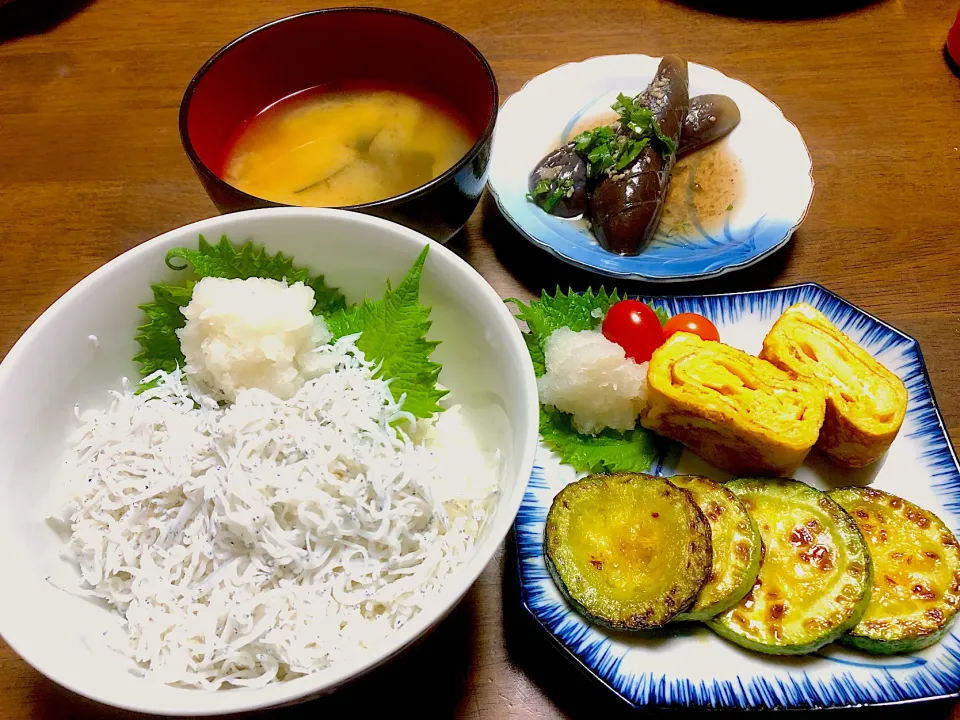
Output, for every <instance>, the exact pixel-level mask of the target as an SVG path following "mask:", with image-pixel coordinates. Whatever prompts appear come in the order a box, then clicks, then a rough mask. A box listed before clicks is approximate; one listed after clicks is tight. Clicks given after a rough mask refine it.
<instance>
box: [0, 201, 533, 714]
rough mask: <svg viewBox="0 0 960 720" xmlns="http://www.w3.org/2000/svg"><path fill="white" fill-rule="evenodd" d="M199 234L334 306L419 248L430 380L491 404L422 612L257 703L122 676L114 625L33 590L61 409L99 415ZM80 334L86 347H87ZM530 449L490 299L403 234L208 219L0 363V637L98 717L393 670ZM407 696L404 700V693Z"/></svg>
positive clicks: (499, 315)
mask: <svg viewBox="0 0 960 720" xmlns="http://www.w3.org/2000/svg"><path fill="white" fill-rule="evenodd" d="M200 233H203V234H204V235H205V236H206V237H207V239H210V240H216V239H218V238H219V237H220V235H222V234H226V235H228V236H229V237H230V238H231V239H232V240H234V241H235V242H240V241H246V240H247V239H253V240H254V241H255V242H257V243H262V244H264V245H266V247H267V248H268V249H269V250H270V251H271V252H277V251H281V250H282V251H283V253H284V254H286V255H292V256H293V257H294V258H295V260H296V262H297V263H298V264H300V265H305V266H308V267H310V268H311V269H312V270H313V271H315V272H322V273H323V274H324V275H325V276H326V279H327V281H328V282H329V283H330V284H333V285H336V286H337V287H339V288H341V290H343V291H344V292H345V294H346V295H347V299H348V301H351V302H354V301H358V300H362V299H363V297H364V296H369V297H371V298H379V297H381V296H382V293H383V289H384V283H385V280H386V279H387V278H388V277H389V278H391V279H392V280H393V281H394V283H396V282H397V281H398V280H399V279H400V278H401V277H403V275H404V274H405V273H406V271H407V270H409V268H410V266H411V265H412V264H413V261H414V259H415V258H416V256H417V254H418V253H419V252H420V251H421V249H422V248H423V246H424V245H426V244H430V254H429V256H428V258H427V263H426V266H425V269H424V273H423V278H422V290H421V298H422V301H423V302H424V303H425V304H427V305H430V306H432V308H433V312H432V315H431V317H432V320H433V327H432V328H431V331H430V336H431V337H432V338H433V339H436V340H440V341H441V344H440V346H439V347H438V348H437V350H436V352H435V353H434V358H435V359H436V360H437V361H438V362H440V363H442V364H443V372H442V374H441V376H440V381H441V382H442V383H443V384H444V385H446V386H447V387H449V388H450V389H451V396H452V398H453V399H455V400H456V401H458V402H461V403H463V404H464V406H465V407H466V408H469V407H471V405H479V404H486V403H490V402H493V403H495V404H497V405H499V406H500V407H501V408H502V409H503V411H504V412H505V414H506V416H507V418H508V420H509V423H507V424H508V427H503V428H487V429H488V430H495V431H496V432H498V433H500V435H499V436H498V437H497V441H498V442H499V443H500V447H501V449H502V451H503V455H504V458H505V462H504V471H503V477H502V481H501V486H502V494H501V497H500V499H499V502H498V505H497V508H496V512H495V514H494V516H493V518H492V520H491V522H490V523H489V524H488V526H487V527H486V529H485V531H484V534H483V535H482V537H481V538H480V540H479V541H478V543H477V547H476V551H475V554H474V556H473V558H472V559H471V560H470V561H469V562H468V563H467V564H466V565H465V566H464V567H463V568H462V569H461V572H459V574H458V575H456V576H454V577H453V578H452V579H451V581H450V582H449V583H448V584H447V587H446V588H445V589H444V591H443V592H442V593H441V594H440V595H439V596H437V597H436V599H435V601H434V602H433V604H432V605H431V606H430V607H428V608H427V609H425V610H424V611H423V612H421V613H420V615H418V616H417V617H416V618H415V619H414V620H413V621H412V622H410V623H409V624H408V625H406V626H405V627H403V628H402V629H401V630H400V631H398V632H397V633H395V634H394V635H393V636H391V638H390V639H389V641H388V642H385V643H384V644H383V645H382V646H381V647H378V648H376V649H373V650H371V651H370V652H369V654H367V655H366V656H364V657H362V658H358V659H357V660H356V661H354V662H349V663H345V664H335V665H334V666H333V667H331V668H330V669H328V670H325V671H323V672H321V673H317V674H314V675H310V676H306V677H303V678H298V679H296V680H291V681H288V682H283V683H277V684H273V685H270V686H267V687H265V688H259V689H238V690H226V691H217V692H209V691H204V690H194V689H184V688H174V687H168V686H165V685H161V684H159V683H156V682H155V681H150V680H148V679H140V678H137V677H134V676H132V675H131V674H129V673H128V672H127V669H126V666H125V664H124V662H123V659H122V658H121V657H120V656H119V654H118V653H115V652H113V651H110V650H108V649H107V648H106V647H104V645H103V642H102V640H101V638H102V635H103V632H104V631H105V630H107V628H110V627H115V622H114V621H113V620H112V619H111V617H110V615H111V614H110V611H108V610H107V609H106V608H105V607H101V606H97V605H94V604H93V603H91V602H88V601H86V600H83V599H80V598H78V597H76V596H73V595H70V594H68V593H66V592H64V591H63V590H59V589H57V588H55V587H53V585H51V584H50V582H48V581H47V578H48V577H49V576H54V577H64V572H65V571H64V567H65V566H66V567H67V568H68V569H69V566H68V565H67V563H66V562H65V561H64V560H62V559H60V558H59V556H58V553H59V552H60V549H61V548H62V540H61V538H60V537H59V536H58V535H57V534H56V533H55V532H54V531H53V530H52V529H51V527H50V526H48V525H47V523H46V521H45V517H46V516H47V515H48V514H50V513H51V512H53V511H54V510H55V504H54V503H55V500H54V498H56V497H58V495H57V493H56V492H55V490H56V488H55V485H56V483H57V480H58V477H57V476H58V472H59V470H60V468H61V465H62V463H63V462H64V453H65V450H66V442H65V441H66V438H67V435H68V433H69V431H70V430H71V429H72V428H73V427H74V425H75V419H74V416H73V407H74V404H75V403H80V404H81V406H82V407H91V406H95V407H102V406H104V405H105V401H106V392H107V390H108V389H111V388H117V387H118V386H119V381H120V379H121V377H122V376H128V377H131V378H134V377H137V371H136V367H135V365H134V363H133V362H132V360H131V358H132V357H133V355H134V353H135V352H136V346H135V343H134V340H133V338H134V334H135V330H136V327H137V325H138V324H140V323H141V319H142V312H141V311H140V310H138V309H137V305H138V304H139V303H143V302H147V301H149V300H150V299H151V292H150V283H151V282H157V281H162V280H164V279H169V280H171V281H172V280H173V277H174V276H175V274H174V273H173V271H170V270H168V269H167V268H166V267H165V265H164V255H165V253H166V252H167V251H168V250H169V249H170V248H174V247H195V246H196V244H197V237H198V235H199V234H200ZM90 336H96V338H97V340H98V341H99V347H98V346H97V345H96V344H95V343H94V342H93V341H92V340H91V339H90ZM536 444H537V393H536V383H535V379H534V374H533V368H532V366H531V363H530V359H529V356H528V354H527V351H526V348H525V347H524V344H523V340H522V338H521V336H520V332H519V331H518V329H517V325H516V323H515V322H514V319H513V317H512V316H511V314H510V312H509V311H508V310H507V308H506V307H505V306H504V304H503V303H502V302H501V300H500V298H499V297H498V296H497V294H496V293H495V292H494V291H493V289H492V288H491V287H490V286H489V285H488V284H487V283H486V282H484V280H483V279H482V278H481V277H480V275H479V274H478V273H477V272H476V271H474V270H473V269H472V268H471V267H470V266H469V265H467V263H465V262H464V261H463V260H461V259H460V258H458V257H457V256H456V255H454V254H453V253H452V252H451V251H449V250H447V249H446V248H444V247H442V246H441V245H439V244H436V243H430V241H429V240H428V239H427V238H426V237H424V236H422V235H420V234H418V233H416V232H414V231H413V230H409V229H407V228H404V227H401V226H399V225H396V224H393V223H390V222H387V221H385V220H381V219H379V218H374V217H369V216H366V215H360V214H357V213H348V212H344V211H337V210H321V209H312V208H277V209H268V210H251V211H248V212H241V213H235V214H232V215H224V216H222V217H216V218H212V219H209V220H204V221H202V222H198V223H195V224H193V225H188V226H186V227H183V228H179V229H177V230H173V231H171V232H168V233H165V234H163V235H161V236H160V237H157V238H154V239H153V240H150V241H148V242H146V243H144V244H142V245H140V246H138V247H136V248H134V249H132V250H130V251H128V252H126V253H124V254H123V255H121V256H120V257H118V258H116V259H115V260H112V261H111V262H109V263H107V264H106V265H104V266H103V267H102V268H100V269H99V270H97V271H96V272H94V273H93V274H92V275H90V276H89V277H87V278H85V279H84V280H82V281H81V282H80V283H78V284H77V285H76V287H74V288H73V289H72V290H70V291H69V292H68V293H66V294H65V295H64V296H63V297H62V298H60V300H58V301H57V302H56V303H55V304H54V305H53V306H51V307H50V309H48V310H47V311H46V312H45V313H44V314H43V315H42V316H41V317H40V319H39V320H37V321H36V322H35V323H34V324H33V326H32V327H30V329H29V330H27V332H26V333H25V334H24V335H23V337H22V338H21V339H20V341H19V342H18V343H17V344H16V345H15V346H14V348H13V349H12V350H11V351H10V353H9V354H8V355H7V357H6V358H5V359H4V360H3V363H2V364H0V548H3V549H4V552H3V558H4V563H3V591H2V592H0V634H2V636H3V638H4V639H5V640H6V641H7V642H8V643H9V644H10V645H11V646H12V647H13V649H14V650H16V651H17V652H18V653H19V654H20V655H21V656H22V657H23V658H24V659H25V660H26V661H27V662H29V663H30V664H31V665H33V666H34V667H35V668H37V670H39V671H40V672H42V673H43V674H45V675H47V676H48V677H50V678H51V679H53V680H54V681H56V682H58V683H60V684H61V685H63V686H65V687H67V688H69V689H71V690H73V691H75V692H77V693H80V694H81V695H85V696H87V697H89V698H92V699H94V700H98V701H100V702H103V703H107V704H110V705H114V706H118V707H123V708H128V709H131V710H136V711H141V712H148V713H157V714H166V715H174V716H181V717H182V716H188V715H207V714H218V713H227V712H238V711H245V710H253V709H257V708H263V707H269V706H273V705H278V704H282V703H290V702H294V701H297V700H302V699H306V698H309V697H311V696H314V695H318V694H321V693H324V692H329V691H331V690H333V689H334V688H336V687H337V686H339V685H341V684H343V683H344V682H345V681H347V680H349V679H350V678H353V677H355V676H356V675H358V674H360V673H362V672H364V671H366V670H369V669H370V668H372V667H374V666H376V665H378V664H379V663H382V662H383V661H385V660H387V659H389V658H391V657H393V656H395V655H396V654H397V653H398V652H400V651H401V650H402V649H403V648H405V647H406V646H408V645H410V644H411V643H412V642H413V641H415V640H416V639H418V638H419V637H420V636H422V635H423V634H424V633H426V632H427V631H428V630H429V629H430V628H432V627H433V626H434V625H436V624H437V622H438V621H440V620H441V619H442V618H443V617H444V616H445V615H446V614H447V613H448V612H449V611H450V610H451V609H452V608H453V607H454V606H455V605H456V603H457V601H458V600H459V599H460V598H461V597H462V596H463V594H464V593H465V592H466V591H467V589H468V588H469V587H470V585H471V584H472V583H473V582H474V580H476V578H477V576H478V575H479V574H480V572H481V571H482V570H483V568H484V566H486V564H487V563H488V562H489V561H490V559H491V557H492V556H493V554H494V552H495V551H496V549H497V547H498V546H499V545H500V543H501V541H502V540H503V538H504V536H505V535H506V533H507V530H508V529H509V528H510V525H511V523H512V522H513V520H514V517H515V516H516V514H517V511H518V509H519V506H520V501H521V499H522V497H523V494H524V489H525V487H526V484H527V478H528V477H529V475H530V470H531V467H532V464H533V455H534V451H535V448H536ZM411 690H413V689H411Z"/></svg>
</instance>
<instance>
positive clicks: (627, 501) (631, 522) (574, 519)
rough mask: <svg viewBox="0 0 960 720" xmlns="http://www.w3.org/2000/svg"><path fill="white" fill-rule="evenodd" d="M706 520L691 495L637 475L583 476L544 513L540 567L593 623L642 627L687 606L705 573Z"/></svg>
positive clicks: (709, 554)
mask: <svg viewBox="0 0 960 720" xmlns="http://www.w3.org/2000/svg"><path fill="white" fill-rule="evenodd" d="M711 547H712V546H711V535H710V525H709V524H708V522H707V519H706V518H705V517H704V515H703V513H702V512H701V511H700V508H699V507H698V506H697V504H696V503H695V502H694V500H693V497H692V496H691V495H690V493H689V492H687V491H686V490H683V489H680V488H678V487H676V486H675V485H673V484H671V483H670V482H669V481H667V480H666V479H664V478H661V477H655V476H653V475H644V474H642V473H621V474H617V475H590V476H588V477H585V478H583V479H582V480H578V481H577V482H574V483H571V484H570V485H567V486H566V487H565V488H564V489H563V490H561V491H560V492H559V493H558V494H557V496H556V497H555V498H554V499H553V504H552V505H551V507H550V512H549V513H548V514H547V525H546V531H545V534H544V549H545V553H544V555H545V556H546V564H547V569H548V570H549V572H550V574H551V576H552V577H553V579H554V581H555V582H556V583H557V586H558V587H559V588H560V590H561V592H563V594H564V595H565V596H566V598H567V599H568V600H569V601H570V603H571V604H572V605H573V606H574V607H575V608H576V609H577V610H578V611H579V612H580V613H581V614H583V615H584V616H585V617H587V618H588V619H590V620H592V621H593V622H596V623H599V624H601V625H606V626H608V627H612V628H617V629H621V630H647V629H650V628H656V627H660V626H662V625H664V624H666V623H667V622H669V621H670V620H671V619H672V618H673V617H674V616H675V615H676V614H677V613H679V612H682V611H684V610H686V609H687V608H689V607H690V606H691V605H692V604H693V602H694V600H695V599H696V597H697V595H698V594H699V592H700V590H701V588H703V586H704V583H706V581H707V576H708V575H709V573H710V569H711V567H712V561H713V551H712V549H711Z"/></svg>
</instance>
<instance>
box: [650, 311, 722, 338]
mask: <svg viewBox="0 0 960 720" xmlns="http://www.w3.org/2000/svg"><path fill="white" fill-rule="evenodd" d="M677 332H688V333H693V334H694V335H699V336H700V337H701V338H702V339H703V340H719V339H720V333H719V332H718V331H717V326H716V325H714V324H713V323H712V322H710V321H709V320H707V319H706V318H705V317H704V316H703V315H697V314H696V313H680V314H679V315H674V316H673V317H672V318H670V319H669V320H667V322H666V323H665V324H664V326H663V339H664V340H666V339H667V338H669V337H670V336H671V335H673V334H674V333H677Z"/></svg>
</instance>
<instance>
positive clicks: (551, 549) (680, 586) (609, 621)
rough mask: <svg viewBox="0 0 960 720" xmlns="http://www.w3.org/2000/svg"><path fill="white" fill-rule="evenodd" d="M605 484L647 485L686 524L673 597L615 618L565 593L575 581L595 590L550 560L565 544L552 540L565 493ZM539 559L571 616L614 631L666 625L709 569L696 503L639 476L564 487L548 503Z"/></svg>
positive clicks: (703, 522)
mask: <svg viewBox="0 0 960 720" xmlns="http://www.w3.org/2000/svg"><path fill="white" fill-rule="evenodd" d="M610 482H613V483H622V484H626V485H630V484H634V483H643V484H649V485H650V491H651V492H657V493H658V494H660V495H661V496H662V495H663V491H665V490H669V495H670V497H668V498H667V501H669V502H680V503H681V505H680V506H679V509H680V510H682V513H683V514H684V515H686V518H687V522H688V528H687V529H686V531H685V532H686V533H689V535H688V536H687V538H686V541H687V542H686V545H687V546H688V548H689V549H688V551H687V556H686V558H687V568H688V570H689V572H687V573H679V574H678V575H677V576H674V578H673V580H672V582H673V588H674V589H676V592H675V593H673V594H672V595H668V597H664V593H661V594H660V595H658V596H655V597H651V598H649V599H646V600H643V601H641V602H639V603H637V604H636V605H637V606H636V607H629V604H628V603H622V604H623V605H624V607H623V608H620V610H621V612H620V613H619V614H618V615H617V616H614V614H613V613H611V612H605V611H604V610H603V609H601V608H599V607H596V605H595V604H593V603H591V602H590V600H589V599H587V598H583V597H579V596H578V595H579V594H580V593H578V592H577V590H576V589H574V588H571V585H572V584H574V582H576V581H577V580H578V577H579V578H580V579H581V580H582V581H585V582H586V584H587V585H588V587H593V588H594V590H595V591H596V586H590V585H589V579H588V578H583V576H582V574H581V573H580V572H579V570H578V569H577V568H573V569H572V571H571V572H569V575H570V577H565V573H564V570H563V568H562V567H561V566H562V565H563V563H562V561H561V559H558V558H557V557H555V555H557V554H559V553H558V552H557V551H558V550H559V549H560V547H561V544H562V543H563V541H564V540H565V538H558V537H557V536H556V533H558V532H562V530H563V528H561V527H560V524H561V521H562V520H563V518H562V516H561V513H562V512H563V509H566V510H569V502H568V503H565V502H564V501H565V500H568V501H569V499H570V498H569V495H570V494H571V493H577V492H578V491H579V490H578V489H579V488H584V487H589V486H596V485H597V484H598V483H610ZM658 488H659V490H658ZM678 499H679V500H678ZM561 508H563V509H561ZM636 509H637V511H638V512H642V513H644V514H645V513H646V512H648V510H649V506H648V505H646V504H645V503H641V504H639V505H638V506H637V508H636ZM543 554H544V561H545V564H546V567H547V570H548V572H549V573H550V576H551V577H552V578H553V581H554V582H555V583H556V585H557V587H558V588H559V590H560V592H561V593H562V594H563V596H564V597H565V598H566V600H567V601H568V602H569V603H570V604H571V605H572V606H573V607H574V608H575V609H576V610H577V612H578V613H580V614H581V615H583V616H584V617H585V618H587V619H588V620H590V621H591V622H594V623H597V624H599V625H603V626H605V627H609V628H612V629H615V630H650V629H654V628H659V627H662V626H663V625H665V624H667V623H668V622H669V621H670V620H671V619H673V617H674V616H675V615H676V614H677V613H679V612H682V611H683V610H686V609H687V608H688V607H690V606H691V605H692V604H693V603H694V601H695V600H696V597H697V595H698V594H699V592H700V590H701V589H702V588H703V585H704V584H705V583H706V581H707V577H708V575H709V572H710V568H711V567H712V565H713V551H712V538H711V533H710V525H709V523H708V522H707V519H706V518H705V517H704V515H703V513H702V512H701V511H700V508H699V507H698V506H697V504H696V502H694V500H693V497H692V495H691V494H690V493H689V492H687V491H686V490H683V489H682V488H678V487H677V486H675V485H673V484H672V483H670V482H669V481H668V480H667V479H666V478H662V477H657V476H653V475H646V474H644V473H617V474H614V475H604V474H600V475H588V476H587V477H584V478H582V479H580V480H577V481H576V482H573V483H570V484H569V485H567V486H566V487H564V488H563V490H561V491H560V492H559V493H557V495H556V497H554V499H553V503H552V504H551V506H550V510H549V512H548V513H547V521H546V525H545V527H544V551H543ZM571 562H572V561H571ZM598 571H600V572H602V566H601V567H600V568H598ZM598 594H602V593H598ZM605 601H606V600H605ZM609 602H610V604H614V605H616V604H618V603H619V601H615V600H613V601H609ZM671 602H672V603H673V607H670V603H671Z"/></svg>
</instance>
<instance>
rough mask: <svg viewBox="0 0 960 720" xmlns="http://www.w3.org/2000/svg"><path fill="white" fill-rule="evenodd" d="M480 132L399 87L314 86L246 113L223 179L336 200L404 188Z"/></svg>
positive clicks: (456, 155)
mask: <svg viewBox="0 0 960 720" xmlns="http://www.w3.org/2000/svg"><path fill="white" fill-rule="evenodd" d="M475 140H476V138H475V137H474V135H473V133H472V132H471V131H470V130H468V129H467V127H466V125H465V124H464V123H462V122H460V121H459V120H458V119H457V118H456V116H455V115H454V113H453V112H451V111H450V110H448V109H447V108H445V107H443V106H442V105H440V104H439V103H437V102H435V101H433V100H432V99H429V98H425V97H423V96H422V95H420V94H414V93H410V92H406V91H401V90H398V89H395V88H384V87H376V86H368V87H364V86H347V87H340V88H336V89H331V88H328V87H320V88H311V89H310V90H305V91H303V92H299V93H296V94H294V95H291V96H289V97H287V98H284V99H283V100H280V101H279V102H276V103H274V104H273V105H271V106H270V107H268V108H266V109H265V110H263V111H261V112H260V113H259V114H258V115H257V116H256V117H254V118H252V119H251V120H250V121H248V122H247V123H246V124H245V125H244V127H243V128H241V130H240V131H239V133H238V135H237V137H236V138H235V140H234V141H233V143H232V146H231V149H230V151H229V152H228V154H227V158H226V161H225V163H224V169H223V174H222V177H223V179H224V180H226V181H227V182H228V183H230V184H231V185H233V186H234V187H237V188H239V189H240V190H243V191H244V192H246V193H248V194H250V195H254V196H256V197H260V198H264V199H266V200H272V201H273V202H279V203H285V204H288V205H305V206H312V207H337V206H342V205H358V204H361V203H368V202H375V201H377V200H384V199H386V198H390V197H394V196H396V195H401V194H403V193H405V192H407V191H409V190H413V189H414V188H416V187H419V186H420V185H423V184H424V183H427V182H429V181H430V180H432V179H434V178H436V177H438V176H440V175H442V174H443V173H444V172H445V171H446V170H448V169H449V168H451V167H452V166H453V165H454V164H455V163H456V162H457V161H458V160H459V159H460V158H462V157H463V156H464V155H465V154H466V153H467V151H468V150H469V149H470V147H471V146H472V145H473V143H474V141H475Z"/></svg>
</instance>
